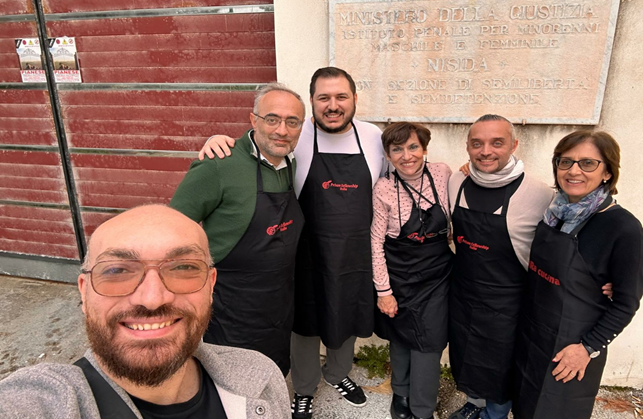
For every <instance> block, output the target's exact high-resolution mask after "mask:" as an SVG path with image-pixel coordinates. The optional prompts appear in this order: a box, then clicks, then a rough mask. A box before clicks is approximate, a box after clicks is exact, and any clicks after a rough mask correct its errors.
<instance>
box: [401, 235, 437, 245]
mask: <svg viewBox="0 0 643 419" xmlns="http://www.w3.org/2000/svg"><path fill="white" fill-rule="evenodd" d="M435 236H437V234H436V233H429V234H427V235H424V236H420V235H419V234H418V233H411V234H409V235H408V236H406V238H407V239H410V240H413V241H416V242H420V243H424V239H430V238H432V237H435Z"/></svg>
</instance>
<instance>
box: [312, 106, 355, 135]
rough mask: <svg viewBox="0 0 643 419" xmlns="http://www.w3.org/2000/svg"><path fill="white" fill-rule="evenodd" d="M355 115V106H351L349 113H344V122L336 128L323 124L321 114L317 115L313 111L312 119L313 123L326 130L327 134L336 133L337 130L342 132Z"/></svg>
mask: <svg viewBox="0 0 643 419" xmlns="http://www.w3.org/2000/svg"><path fill="white" fill-rule="evenodd" d="M354 116H355V107H354V106H353V109H352V110H351V111H350V112H349V113H346V112H345V113H344V123H343V124H342V125H340V126H338V127H336V128H331V127H329V126H328V125H326V124H324V122H323V114H322V115H318V114H315V113H313V119H314V120H315V123H316V124H317V126H318V127H319V129H321V130H322V131H324V132H327V133H329V134H336V133H338V132H342V131H344V130H345V129H346V127H347V126H348V125H350V123H351V122H352V121H353V117H354Z"/></svg>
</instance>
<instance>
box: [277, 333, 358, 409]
mask: <svg viewBox="0 0 643 419" xmlns="http://www.w3.org/2000/svg"><path fill="white" fill-rule="evenodd" d="M356 339H357V337H355V336H352V337H350V338H348V339H347V340H346V342H344V343H343V344H342V346H341V347H340V348H339V349H328V348H326V363H325V364H324V365H323V366H320V364H319V344H320V342H321V339H320V338H319V336H302V335H298V334H297V333H293V334H292V336H291V338H290V378H291V379H292V386H293V388H294V389H295V392H296V393H297V394H300V395H302V396H314V395H315V391H316V390H317V384H319V380H320V379H321V377H322V374H323V375H324V379H325V380H326V381H328V382H329V383H330V384H337V383H339V382H340V381H342V380H343V379H344V377H346V376H347V375H348V373H349V372H350V371H351V368H352V367H353V356H354V351H355V340H356Z"/></svg>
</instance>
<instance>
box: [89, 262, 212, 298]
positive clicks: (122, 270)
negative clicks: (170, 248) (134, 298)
mask: <svg viewBox="0 0 643 419" xmlns="http://www.w3.org/2000/svg"><path fill="white" fill-rule="evenodd" d="M145 262H150V261H143V260H127V259H120V260H104V261H100V262H98V263H96V264H95V265H94V267H93V268H91V269H90V270H86V269H83V270H82V271H81V272H82V273H84V274H89V278H90V282H91V284H92V288H93V289H94V291H96V293H97V294H99V295H102V296H104V297H124V296H126V295H130V294H132V293H134V291H136V289H137V288H138V286H139V285H140V284H141V283H142V282H143V280H144V279H145V275H146V274H147V271H148V270H149V269H152V268H156V269H157V270H158V273H159V277H160V278H161V281H163V285H165V288H167V290H168V291H170V292H172V293H174V294H191V293H193V292H197V291H199V290H201V288H203V287H204V286H205V283H206V281H207V279H208V271H209V270H210V268H212V267H214V265H208V264H207V263H205V262H204V261H202V260H198V259H176V260H175V259H167V260H161V261H157V262H159V263H158V264H156V265H151V264H147V263H145Z"/></svg>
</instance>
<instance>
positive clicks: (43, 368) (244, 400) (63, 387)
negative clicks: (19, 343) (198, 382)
mask: <svg viewBox="0 0 643 419" xmlns="http://www.w3.org/2000/svg"><path fill="white" fill-rule="evenodd" d="M194 356H195V358H197V359H198V360H199V361H200V362H201V364H202V365H203V367H204V368H205V369H206V371H207V372H208V374H209V375H210V377H211V378H212V381H214V384H215V386H216V387H217V390H218V392H219V396H220V397H221V402H222V404H223V407H224V409H225V411H226V415H227V416H228V418H229V419H237V418H239V419H245V418H257V419H259V418H261V419H286V418H289V417H290V398H289V395H288V389H287V388H286V382H285V381H284V378H283V375H282V374H281V372H280V371H279V368H277V366H276V365H275V364H274V363H273V362H272V361H271V360H270V359H269V358H267V357H265V356H264V355H262V354H260V353H259V352H255V351H249V350H246V349H239V348H231V347H224V346H216V345H210V344H206V343H201V344H200V345H199V348H198V349H197V351H196V353H195V354H194ZM85 357H86V358H87V359H88V360H89V362H90V363H91V364H92V365H93V366H94V367H95V368H96V370H97V371H98V372H99V373H101V375H102V376H103V377H104V378H105V379H106V380H107V382H108V383H109V384H110V385H111V386H112V387H113V388H114V390H115V391H116V392H117V393H118V394H119V395H120V396H121V397H122V398H123V400H124V401H125V403H127V405H128V406H129V407H130V408H131V409H132V411H133V412H134V413H135V414H136V416H137V417H138V418H142V417H141V415H140V413H139V411H138V410H137V409H136V407H135V406H134V403H133V402H132V400H131V399H130V398H129V396H128V395H127V393H126V392H125V390H123V389H122V388H121V387H119V386H118V385H117V384H116V383H114V382H113V381H112V380H110V379H109V378H108V377H107V376H106V375H105V374H104V373H103V371H101V370H100V368H99V367H98V364H97V363H96V359H95V358H94V356H93V354H92V352H91V351H87V353H86V354H85ZM0 418H2V419H9V418H21V419H22V418H25V419H31V418H34V419H36V418H38V419H40V418H52V419H54V418H55V419H76V418H83V419H84V418H91V419H100V415H99V413H98V407H97V406H96V402H95V400H94V396H93V394H92V391H91V388H90V387H89V384H88V383H87V380H86V379H85V375H84V374H83V372H82V370H81V369H80V368H79V367H77V366H75V365H65V364H48V363H43V364H38V365H34V366H32V367H28V368H23V369H20V370H18V371H16V372H15V373H13V374H11V375H10V376H9V377H7V378H6V379H4V380H2V381H0Z"/></svg>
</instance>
